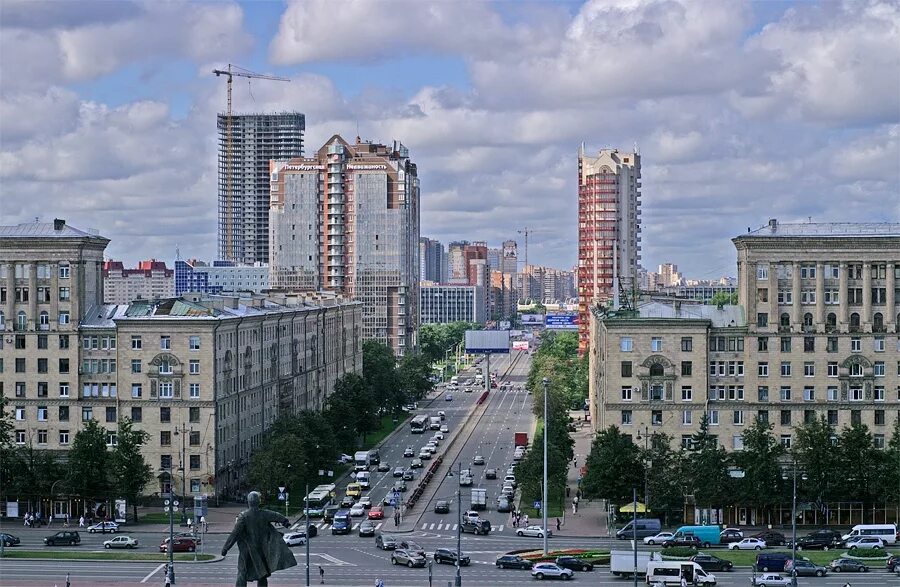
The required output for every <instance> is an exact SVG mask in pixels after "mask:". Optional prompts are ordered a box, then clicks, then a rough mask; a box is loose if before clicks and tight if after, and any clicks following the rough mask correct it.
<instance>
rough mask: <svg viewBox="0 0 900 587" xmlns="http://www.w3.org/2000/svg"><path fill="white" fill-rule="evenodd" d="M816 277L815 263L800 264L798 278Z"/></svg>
mask: <svg viewBox="0 0 900 587" xmlns="http://www.w3.org/2000/svg"><path fill="white" fill-rule="evenodd" d="M815 278H816V266H815V265H800V279H815Z"/></svg>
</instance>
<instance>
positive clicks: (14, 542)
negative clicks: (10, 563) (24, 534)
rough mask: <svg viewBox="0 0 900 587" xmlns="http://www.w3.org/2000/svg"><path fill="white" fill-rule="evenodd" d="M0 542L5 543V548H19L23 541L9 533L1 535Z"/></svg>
mask: <svg viewBox="0 0 900 587" xmlns="http://www.w3.org/2000/svg"><path fill="white" fill-rule="evenodd" d="M0 541H2V542H3V546H18V545H19V543H20V542H21V540H19V539H18V538H17V537H16V536H13V535H12V534H7V533H5V532H4V533H0Z"/></svg>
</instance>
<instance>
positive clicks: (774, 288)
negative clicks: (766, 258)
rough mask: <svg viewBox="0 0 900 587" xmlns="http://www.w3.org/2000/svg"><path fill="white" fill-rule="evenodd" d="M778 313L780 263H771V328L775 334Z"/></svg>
mask: <svg viewBox="0 0 900 587" xmlns="http://www.w3.org/2000/svg"><path fill="white" fill-rule="evenodd" d="M778 313H779V308H778V262H773V263H769V327H770V328H772V329H773V330H774V331H775V332H777V331H778ZM771 331H772V330H770V332H771Z"/></svg>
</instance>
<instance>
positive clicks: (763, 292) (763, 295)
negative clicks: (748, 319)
mask: <svg viewBox="0 0 900 587" xmlns="http://www.w3.org/2000/svg"><path fill="white" fill-rule="evenodd" d="M756 299H757V300H758V301H760V302H768V301H769V290H768V288H765V287H758V288H756Z"/></svg>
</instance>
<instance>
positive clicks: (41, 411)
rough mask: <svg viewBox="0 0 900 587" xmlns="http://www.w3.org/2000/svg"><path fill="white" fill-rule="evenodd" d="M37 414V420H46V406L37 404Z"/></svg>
mask: <svg viewBox="0 0 900 587" xmlns="http://www.w3.org/2000/svg"><path fill="white" fill-rule="evenodd" d="M37 414H38V422H46V421H47V406H38V410H37Z"/></svg>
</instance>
